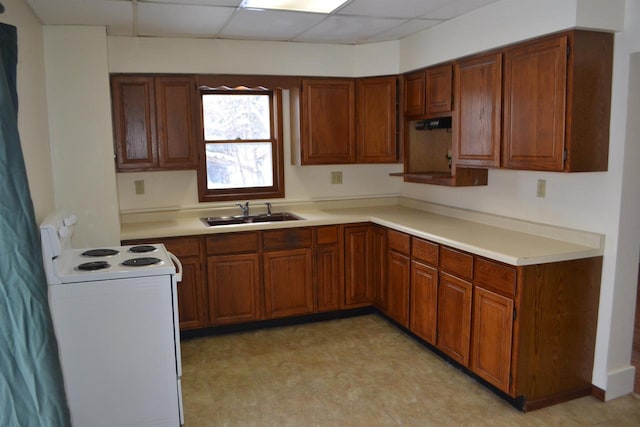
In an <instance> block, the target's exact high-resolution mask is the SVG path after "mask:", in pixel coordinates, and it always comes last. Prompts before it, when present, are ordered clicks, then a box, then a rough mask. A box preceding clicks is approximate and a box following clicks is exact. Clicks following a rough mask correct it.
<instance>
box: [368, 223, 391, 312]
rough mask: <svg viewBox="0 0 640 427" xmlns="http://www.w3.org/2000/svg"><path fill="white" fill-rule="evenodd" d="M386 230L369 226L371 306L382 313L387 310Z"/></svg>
mask: <svg viewBox="0 0 640 427" xmlns="http://www.w3.org/2000/svg"><path fill="white" fill-rule="evenodd" d="M386 253H387V229H386V228H384V227H380V226H377V225H373V226H371V256H372V257H373V261H372V263H371V285H372V288H373V292H372V293H373V305H374V306H375V307H376V308H377V309H378V310H382V311H386V309H387V263H386V262H385V261H386V260H385V259H384V257H385V255H386Z"/></svg>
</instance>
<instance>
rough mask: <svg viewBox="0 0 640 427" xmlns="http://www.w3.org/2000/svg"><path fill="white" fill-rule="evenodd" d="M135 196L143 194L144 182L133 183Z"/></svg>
mask: <svg viewBox="0 0 640 427" xmlns="http://www.w3.org/2000/svg"><path fill="white" fill-rule="evenodd" d="M135 185H136V194H144V180H143V179H139V180H136V181H135Z"/></svg>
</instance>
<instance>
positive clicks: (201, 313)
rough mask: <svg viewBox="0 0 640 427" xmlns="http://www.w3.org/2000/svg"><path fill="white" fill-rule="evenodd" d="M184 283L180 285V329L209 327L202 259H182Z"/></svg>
mask: <svg viewBox="0 0 640 427" xmlns="http://www.w3.org/2000/svg"><path fill="white" fill-rule="evenodd" d="M180 262H181V263H182V281H181V282H180V283H179V284H178V316H179V319H180V329H183V330H184V329H194V328H201V327H204V326H206V325H207V321H206V318H205V310H204V299H205V292H204V277H203V275H202V265H201V263H200V258H197V257H187V258H183V257H180Z"/></svg>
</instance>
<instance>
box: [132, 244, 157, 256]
mask: <svg viewBox="0 0 640 427" xmlns="http://www.w3.org/2000/svg"><path fill="white" fill-rule="evenodd" d="M157 250H158V248H156V247H155V246H151V245H139V246H132V247H131V248H129V252H132V253H134V254H143V253H146V252H155V251H157Z"/></svg>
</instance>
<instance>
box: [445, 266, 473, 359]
mask: <svg viewBox="0 0 640 427" xmlns="http://www.w3.org/2000/svg"><path fill="white" fill-rule="evenodd" d="M472 290H473V285H472V284H471V283H469V282H467V281H466V280H462V279H460V278H458V277H455V276H452V275H450V274H447V273H444V272H440V284H439V285H438V326H437V330H438V334H437V339H436V346H437V347H438V348H439V349H440V350H441V351H442V352H443V353H445V354H447V355H448V356H449V357H451V358H452V359H453V360H455V361H456V362H458V363H460V364H461V365H462V366H469V344H470V337H471V300H472Z"/></svg>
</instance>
